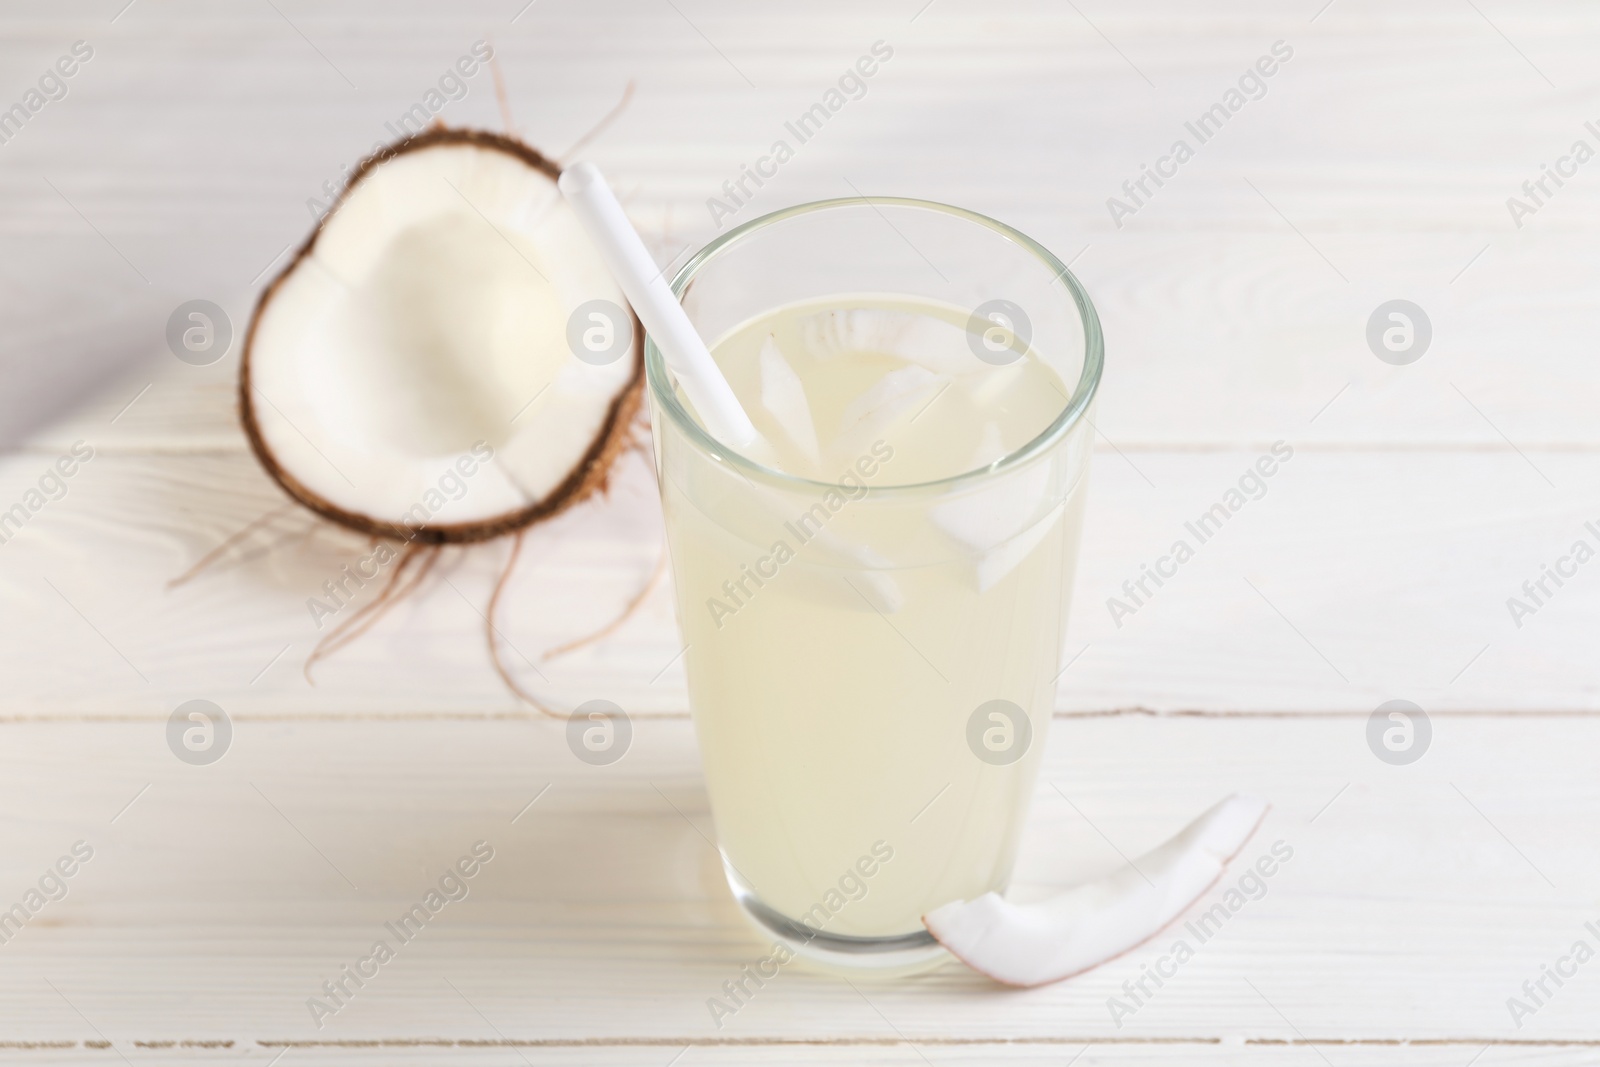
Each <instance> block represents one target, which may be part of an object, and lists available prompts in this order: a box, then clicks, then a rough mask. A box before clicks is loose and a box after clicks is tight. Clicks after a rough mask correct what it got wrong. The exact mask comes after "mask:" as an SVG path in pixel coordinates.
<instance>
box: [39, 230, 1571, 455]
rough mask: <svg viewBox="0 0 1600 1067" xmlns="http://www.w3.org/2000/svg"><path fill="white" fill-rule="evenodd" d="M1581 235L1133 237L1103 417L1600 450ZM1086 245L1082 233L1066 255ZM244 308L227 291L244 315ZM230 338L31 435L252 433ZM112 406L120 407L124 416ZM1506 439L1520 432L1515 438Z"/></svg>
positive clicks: (235, 310) (1112, 316)
mask: <svg viewBox="0 0 1600 1067" xmlns="http://www.w3.org/2000/svg"><path fill="white" fill-rule="evenodd" d="M1585 240H1587V238H1581V237H1577V236H1571V235H1544V236H1539V237H1533V238H1529V239H1528V241H1527V242H1526V244H1525V246H1523V247H1518V248H1514V249H1507V250H1505V251H1503V252H1500V253H1497V254H1495V257H1494V258H1493V259H1490V254H1489V253H1485V255H1484V257H1483V258H1482V260H1480V261H1479V262H1478V263H1477V264H1475V265H1474V267H1473V268H1472V270H1471V271H1469V272H1468V273H1467V274H1466V275H1464V276H1462V277H1461V278H1460V279H1459V281H1458V282H1456V284H1454V285H1452V284H1451V278H1452V276H1453V275H1454V274H1455V273H1456V272H1457V271H1458V270H1460V268H1461V267H1462V266H1463V265H1464V264H1465V263H1466V261H1467V260H1468V259H1469V258H1471V257H1472V255H1473V253H1474V252H1475V251H1479V250H1481V247H1482V246H1481V243H1479V244H1477V245H1474V244H1473V239H1471V238H1468V239H1465V240H1462V239H1456V240H1455V241H1453V242H1452V243H1450V244H1448V245H1447V246H1423V245H1417V244H1407V245H1406V246H1405V247H1404V248H1402V249H1393V248H1390V247H1389V245H1388V241H1389V239H1388V238H1378V237H1368V238H1360V239H1349V240H1347V242H1346V246H1345V247H1346V248H1347V249H1349V250H1350V252H1351V256H1350V258H1351V259H1352V260H1356V259H1357V257H1358V256H1359V257H1362V258H1367V257H1370V258H1371V259H1373V260H1375V261H1376V260H1381V261H1384V262H1386V263H1387V264H1388V265H1389V267H1388V269H1387V272H1386V273H1385V274H1384V275H1383V276H1382V277H1379V278H1376V279H1372V280H1370V281H1362V282H1360V283H1358V284H1351V285H1346V284H1345V283H1343V282H1341V281H1339V279H1338V278H1337V277H1336V276H1335V275H1334V274H1333V272H1332V271H1330V270H1328V268H1327V266H1326V265H1324V264H1323V263H1322V262H1320V261H1319V260H1318V259H1317V258H1316V257H1315V256H1314V255H1313V254H1312V253H1311V252H1310V251H1309V250H1307V249H1306V247H1305V246H1304V245H1303V244H1301V243H1300V242H1299V240H1298V238H1295V237H1294V236H1293V235H1292V234H1288V235H1279V234H1249V233H1246V234H1228V235H1217V234H1212V233H1207V234H1194V233H1185V234H1155V235H1150V234H1127V235H1119V236H1118V238H1117V239H1116V240H1115V241H1106V242H1095V243H1093V244H1091V245H1090V247H1089V250H1088V251H1087V252H1086V253H1085V254H1084V257H1083V259H1082V260H1081V261H1080V262H1079V263H1078V264H1077V269H1078V270H1079V271H1080V273H1081V274H1082V276H1083V278H1084V280H1085V283H1086V284H1087V285H1088V286H1089V287H1090V290H1091V293H1092V295H1093V297H1094V299H1095V301H1096V305H1097V307H1098V308H1099V311H1100V314H1101V316H1102V318H1103V320H1104V323H1105V327H1106V331H1107V337H1108V341H1107V345H1108V349H1107V369H1106V375H1105V379H1104V385H1103V389H1102V392H1101V399H1100V402H1099V406H1098V409H1097V413H1096V416H1095V419H1096V424H1097V425H1098V426H1099V427H1100V429H1101V430H1102V431H1103V432H1104V434H1105V438H1106V440H1108V441H1112V442H1115V444H1116V446H1117V447H1118V448H1124V449H1145V448H1152V447H1155V448H1172V447H1208V448H1226V447H1242V446H1248V447H1260V446H1262V445H1267V444H1270V443H1271V442H1272V441H1275V440H1278V439H1287V440H1290V441H1292V442H1293V443H1295V444H1297V445H1301V444H1303V445H1305V446H1307V447H1324V448H1339V447H1351V446H1357V447H1363V448H1374V447H1404V448H1413V449H1414V448H1440V449H1471V450H1485V451H1511V450H1512V449H1513V448H1522V449H1524V450H1531V451H1566V450H1587V451H1593V450H1596V449H1600V428H1597V427H1596V423H1595V420H1594V419H1593V417H1592V411H1591V405H1590V403H1589V398H1590V397H1592V396H1594V395H1595V394H1596V393H1597V392H1600V369H1597V367H1596V363H1595V361H1594V360H1593V359H1592V358H1590V355H1589V352H1588V348H1587V339H1588V338H1589V337H1592V336H1594V335H1595V334H1596V333H1597V332H1600V309H1596V307H1595V304H1594V301H1593V299H1592V294H1593V292H1594V291H1595V288H1596V286H1600V265H1597V264H1596V262H1595V260H1594V258H1593V257H1590V256H1586V255H1585V254H1584V248H1586V246H1585V245H1583V244H1582V242H1583V241H1585ZM1085 243H1088V242H1087V241H1084V242H1079V244H1078V245H1077V246H1075V247H1074V248H1072V249H1070V250H1067V254H1068V255H1070V254H1071V253H1072V252H1075V251H1077V250H1078V249H1079V248H1081V247H1082V246H1083V244H1085ZM1397 296H1404V297H1405V298H1406V299H1410V300H1412V301H1414V302H1416V303H1418V304H1419V305H1421V306H1422V307H1423V309H1424V311H1425V312H1426V313H1427V314H1428V316H1429V318H1430V320H1431V327H1432V331H1433V340H1432V342H1431V344H1430V347H1429V350H1428V352H1427V353H1426V354H1425V355H1424V356H1423V357H1422V359H1421V360H1420V361H1419V362H1417V363H1415V364H1413V365H1410V366H1403V367H1397V366H1391V365H1389V364H1386V363H1384V362H1382V361H1380V360H1379V359H1377V358H1376V357H1375V356H1374V355H1373V354H1372V352H1371V351H1370V350H1369V349H1368V347H1367V343H1366V340H1365V330H1366V323H1367V319H1368V317H1369V316H1370V315H1371V314H1372V312H1373V311H1374V309H1376V308H1377V307H1378V306H1379V304H1381V303H1383V302H1384V301H1387V300H1389V299H1392V298H1395V297H1397ZM249 308H250V305H249V303H248V302H247V301H244V300H242V299H241V300H239V301H236V302H235V303H234V304H233V305H232V306H230V308H229V311H230V315H231V317H232V318H233V319H234V321H235V323H236V324H237V328H238V329H241V330H242V329H243V325H244V323H245V322H247V321H248V315H249ZM236 375H237V351H235V353H234V355H233V356H230V357H229V358H228V359H226V360H225V361H223V362H221V363H218V364H215V365H213V366H210V367H191V366H188V365H185V364H182V363H179V362H178V360H176V359H175V358H173V357H172V356H171V355H170V354H167V353H165V352H162V353H161V354H160V355H159V356H158V357H155V358H151V359H147V360H144V361H142V362H141V363H140V365H139V366H137V367H135V368H133V369H131V370H130V372H129V373H128V374H126V375H122V376H119V377H118V378H116V379H115V380H114V381H112V382H109V383H108V384H107V385H106V386H105V387H104V388H103V389H101V390H99V391H98V394H97V395H96V396H95V397H94V398H93V399H92V400H91V401H90V402H88V403H86V404H85V405H83V406H82V407H81V408H80V409H78V410H75V411H74V412H72V413H71V414H70V415H69V416H67V417H65V418H64V419H62V420H61V421H59V422H57V423H53V424H51V426H50V427H48V428H47V429H45V430H42V431H40V432H39V433H37V434H35V435H34V436H33V437H32V439H31V440H30V442H29V450H30V451H43V452H49V451H53V450H54V451H59V450H60V449H63V448H65V447H67V446H69V445H70V444H71V443H72V442H73V441H76V440H79V439H82V440H88V441H93V442H95V443H96V445H97V446H98V447H103V448H106V449H112V450H117V451H126V450H140V451H159V452H171V451H235V450H239V449H242V448H244V447H245V445H244V439H243V435H242V434H241V433H240V431H239V428H238V420H237V415H236V408H237V405H236V400H235V384H234V383H235V378H236ZM113 420H114V421H113ZM1508 442H1509V443H1508Z"/></svg>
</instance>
